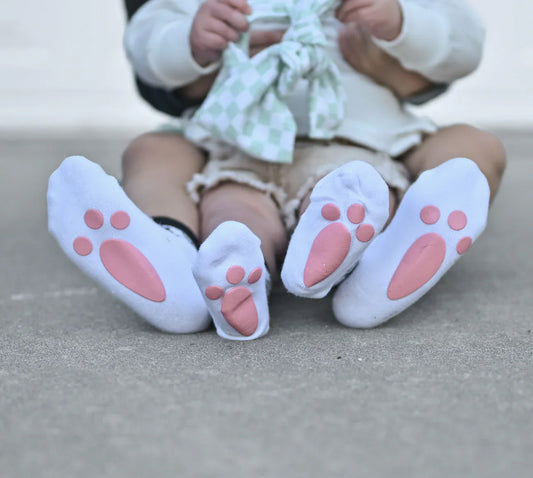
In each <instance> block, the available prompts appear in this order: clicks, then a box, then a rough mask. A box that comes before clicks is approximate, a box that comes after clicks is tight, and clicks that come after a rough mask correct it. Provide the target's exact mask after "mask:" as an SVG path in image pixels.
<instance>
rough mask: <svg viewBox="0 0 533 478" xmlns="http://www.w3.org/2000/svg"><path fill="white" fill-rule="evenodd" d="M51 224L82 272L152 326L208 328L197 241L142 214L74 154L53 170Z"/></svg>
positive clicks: (96, 168)
mask: <svg viewBox="0 0 533 478" xmlns="http://www.w3.org/2000/svg"><path fill="white" fill-rule="evenodd" d="M48 225H49V230H50V232H51V234H52V235H53V236H54V237H55V238H56V239H57V241H58V242H59V245H60V246H61V248H62V249H63V251H64V252H65V254H66V255H67V256H68V257H69V258H70V259H71V260H72V261H73V262H74V263H75V264H76V265H77V266H78V267H79V268H80V269H81V270H82V271H84V272H85V273H86V274H87V275H88V276H90V277H91V278H92V279H94V280H95V281H96V282H98V283H99V284H100V285H101V286H102V287H103V288H104V289H106V290H107V291H109V292H111V293H112V294H113V295H115V296H116V297H117V298H119V299H120V300H121V301H122V302H124V303H125V304H126V305H128V306H129V307H131V308H132V309H133V310H134V311H135V312H137V313H138V314H139V315H140V316H141V317H143V318H144V319H145V320H146V321H148V322H149V323H150V324H152V325H154V326H155V327H157V328H159V329H161V330H163V331H166V332H174V333H190V332H198V331H200V330H203V329H205V328H207V326H208V325H209V322H210V320H209V315H208V311H207V308H206V306H205V304H204V301H203V298H202V296H201V294H200V291H199V290H198V286H197V285H196V281H195V280H194V277H193V276H192V264H193V262H194V260H195V259H196V255H197V253H198V252H197V250H196V248H195V246H194V245H193V244H192V242H191V241H190V239H189V238H188V237H187V236H186V235H185V234H183V233H180V232H179V231H178V232H174V233H171V232H169V231H167V230H165V229H164V228H163V227H161V226H159V225H158V224H156V223H155V222H154V221H153V220H152V219H150V218H149V217H148V216H146V215H145V214H144V213H143V212H142V211H140V210H139V209H138V208H137V207H136V206H135V205H134V204H133V202H132V201H131V200H130V199H129V198H128V197H127V196H126V194H125V193H124V191H123V190H122V188H121V187H120V186H119V184H118V182H117V180H116V179H115V178H113V177H112V176H109V175H107V174H106V173H105V172H104V171H103V169H102V168H101V167H100V166H98V165H97V164H95V163H92V162H91V161H89V160H87V159H86V158H83V157H81V156H74V157H70V158H67V159H65V160H64V161H63V163H62V164H61V165H60V166H59V168H58V169H57V170H56V171H55V172H54V173H53V174H52V175H51V177H50V181H49V185H48Z"/></svg>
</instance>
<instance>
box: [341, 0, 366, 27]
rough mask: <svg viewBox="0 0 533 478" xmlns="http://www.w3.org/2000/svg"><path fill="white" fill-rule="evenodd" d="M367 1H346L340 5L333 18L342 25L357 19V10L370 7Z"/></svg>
mask: <svg viewBox="0 0 533 478" xmlns="http://www.w3.org/2000/svg"><path fill="white" fill-rule="evenodd" d="M370 3H371V2H369V0H347V1H345V2H343V3H342V4H341V6H340V7H339V8H337V11H336V12H335V16H336V17H337V19H338V20H340V21H341V22H343V23H347V22H351V21H354V20H356V19H357V13H358V10H360V9H361V8H366V7H368V6H370Z"/></svg>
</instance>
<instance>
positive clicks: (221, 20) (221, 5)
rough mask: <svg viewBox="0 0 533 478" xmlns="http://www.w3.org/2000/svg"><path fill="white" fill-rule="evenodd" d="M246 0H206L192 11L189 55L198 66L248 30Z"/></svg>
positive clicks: (211, 59) (211, 60)
mask: <svg viewBox="0 0 533 478" xmlns="http://www.w3.org/2000/svg"><path fill="white" fill-rule="evenodd" d="M250 13H251V9H250V6H249V5H248V3H247V2H246V0H206V1H205V2H204V3H202V5H201V6H200V8H199V9H198V12H197V13H196V16H195V17H194V21H193V24H192V28H191V35H190V42H191V52H192V56H193V57H194V59H195V60H196V62H197V63H198V64H199V65H200V66H205V65H208V64H209V63H212V62H214V61H217V60H218V59H220V56H221V55H222V52H223V51H224V50H225V49H226V47H227V46H228V43H230V42H234V41H237V40H238V39H239V35H240V34H241V33H243V32H245V31H247V30H248V20H247V19H246V15H249V14H250Z"/></svg>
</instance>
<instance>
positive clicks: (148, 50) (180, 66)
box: [124, 0, 219, 89]
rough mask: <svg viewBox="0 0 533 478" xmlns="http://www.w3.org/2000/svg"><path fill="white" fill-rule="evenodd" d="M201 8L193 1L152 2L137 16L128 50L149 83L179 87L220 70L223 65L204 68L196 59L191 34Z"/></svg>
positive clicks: (131, 26)
mask: <svg viewBox="0 0 533 478" xmlns="http://www.w3.org/2000/svg"><path fill="white" fill-rule="evenodd" d="M198 6H199V3H198V2H195V1H192V0H188V1H186V2H184V1H177V0H150V1H149V2H147V3H146V4H145V5H143V6H142V7H141V8H140V9H139V10H138V11H137V12H136V13H135V15H133V17H132V19H131V21H130V22H129V24H128V26H127V27H126V32H125V35H124V48H125V50H126V55H127V57H128V59H129V61H130V63H131V65H132V67H133V69H134V71H135V73H136V75H137V76H138V77H139V78H141V79H142V80H143V81H144V82H145V83H146V84H148V85H151V86H156V87H163V88H167V89H172V88H179V87H181V86H184V85H187V84H189V83H191V82H193V81H194V80H196V79H198V78H200V77H201V76H204V75H206V74H208V73H211V72H213V71H214V70H216V69H217V68H218V67H219V63H213V64H211V65H208V66H206V67H201V66H200V65H198V63H196V61H195V60H194V58H193V56H192V53H191V47H190V41H189V35H190V31H191V27H192V23H193V20H194V16H195V14H196V11H197V10H198Z"/></svg>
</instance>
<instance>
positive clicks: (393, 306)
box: [333, 158, 490, 327]
mask: <svg viewBox="0 0 533 478" xmlns="http://www.w3.org/2000/svg"><path fill="white" fill-rule="evenodd" d="M489 196H490V191H489V186H488V183H487V179H486V178H485V176H484V175H483V173H482V172H481V171H480V170H479V168H478V167H477V165H476V164H475V163H474V162H473V161H471V160H469V159H466V158H455V159H451V160H449V161H447V162H445V163H443V164H441V165H440V166H438V167H436V168H434V169H431V170H429V171H426V172H424V173H422V174H421V175H420V177H419V178H418V180H417V181H416V182H415V183H414V184H413V185H412V186H411V187H410V188H409V189H408V191H407V193H406V194H405V196H404V198H403V200H402V202H401V204H400V207H399V208H398V211H397V212H396V215H395V216H394V218H393V220H392V222H391V223H390V225H389V226H388V227H387V229H386V230H385V231H384V232H383V233H382V234H381V235H380V236H378V237H377V238H376V240H375V241H374V242H373V243H372V244H371V245H370V246H369V247H368V249H367V250H366V252H365V253H364V254H363V257H362V258H361V260H360V261H359V264H358V266H357V267H356V269H355V270H354V271H353V272H352V274H351V275H350V276H348V278H347V279H346V280H345V281H344V282H343V283H342V284H341V285H340V286H339V288H338V289H337V291H336V293H335V295H334V298H333V311H334V313H335V316H336V317H337V319H338V320H339V321H340V322H342V323H343V324H345V325H347V326H350V327H374V326H377V325H379V324H381V323H383V322H385V321H386V320H388V319H390V318H391V317H393V316H395V315H397V314H399V313H400V312H402V311H403V310H405V309H406V308H407V307H409V306H410V305H412V304H413V303H414V302H416V301H417V300H418V299H419V298H420V297H422V296H423V295H424V294H425V293H426V292H427V291H429V290H430V289H431V287H433V286H434V285H435V284H436V283H437V282H438V281H439V279H440V278H441V277H442V276H443V275H444V274H445V273H446V271H447V270H448V269H449V268H450V267H451V266H452V265H453V264H454V263H455V261H457V259H459V257H461V256H462V255H463V254H464V253H465V252H466V251H467V250H468V249H469V248H470V246H471V245H472V243H473V242H474V241H475V240H476V239H477V237H479V235H480V234H481V233H482V232H483V230H484V229H485V225H486V221H487V214H488V207H489Z"/></svg>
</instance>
